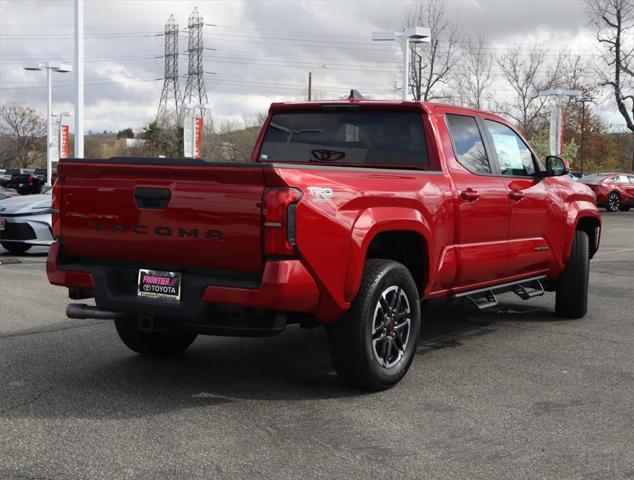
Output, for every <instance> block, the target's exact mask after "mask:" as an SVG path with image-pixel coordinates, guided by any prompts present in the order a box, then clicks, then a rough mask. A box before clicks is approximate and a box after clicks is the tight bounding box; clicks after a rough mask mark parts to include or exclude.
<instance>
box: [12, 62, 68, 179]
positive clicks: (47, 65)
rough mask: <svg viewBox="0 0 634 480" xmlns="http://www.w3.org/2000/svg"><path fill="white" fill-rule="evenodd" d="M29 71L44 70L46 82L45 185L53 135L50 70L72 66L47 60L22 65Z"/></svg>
mask: <svg viewBox="0 0 634 480" xmlns="http://www.w3.org/2000/svg"><path fill="white" fill-rule="evenodd" d="M24 69H25V70H29V71H42V70H46V83H47V88H48V101H47V104H46V185H48V186H49V187H50V186H51V178H52V173H53V172H52V168H53V155H54V154H53V152H52V151H51V150H52V148H53V142H52V141H51V140H52V135H53V115H52V112H53V78H52V75H51V73H52V72H59V73H67V72H70V71H72V68H71V67H70V66H68V65H60V64H57V63H52V62H47V63H38V64H37V65H29V66H26V67H24Z"/></svg>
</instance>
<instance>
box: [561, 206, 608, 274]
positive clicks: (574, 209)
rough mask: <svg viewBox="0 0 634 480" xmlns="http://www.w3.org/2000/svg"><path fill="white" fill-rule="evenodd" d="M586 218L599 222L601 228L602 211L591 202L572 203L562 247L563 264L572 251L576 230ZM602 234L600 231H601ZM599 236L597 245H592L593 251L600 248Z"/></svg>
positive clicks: (562, 264) (563, 264)
mask: <svg viewBox="0 0 634 480" xmlns="http://www.w3.org/2000/svg"><path fill="white" fill-rule="evenodd" d="M584 218H591V219H593V220H595V221H596V222H597V223H598V226H599V228H601V213H600V212H599V211H598V210H597V208H596V206H595V205H594V204H592V203H590V202H575V203H573V204H571V205H570V208H569V209H568V211H567V214H566V227H565V228H566V231H565V232H564V242H563V247H562V257H561V266H562V268H563V267H564V266H565V265H566V262H567V261H568V257H570V252H571V251H572V243H573V241H574V237H575V232H576V231H577V228H578V226H579V222H580V221H581V220H582V219H584ZM599 236H600V232H599ZM598 245H599V238H597V239H596V245H591V246H590V247H591V249H592V251H594V250H595V249H596V248H598Z"/></svg>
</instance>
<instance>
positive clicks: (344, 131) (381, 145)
mask: <svg viewBox="0 0 634 480" xmlns="http://www.w3.org/2000/svg"><path fill="white" fill-rule="evenodd" d="M259 160H260V161H261V162H295V163H304V162H307V163H319V164H329V165H332V164H335V165H339V164H340V165H377V166H381V165H385V166H394V165H413V166H414V165H415V166H417V167H421V168H427V167H429V156H428V154H427V144H426V141H425V134H424V130H423V123H422V119H421V115H420V114H419V113H415V112H402V111H401V112H389V111H388V112H384V111H380V112H379V111H374V112H367V111H365V112H364V111H347V112H336V111H335V112H302V113H280V114H277V115H274V116H273V118H272V119H271V123H270V124H269V128H268V130H267V132H266V135H265V137H264V142H263V144H262V149H261V150H260V156H259Z"/></svg>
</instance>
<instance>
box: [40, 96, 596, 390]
mask: <svg viewBox="0 0 634 480" xmlns="http://www.w3.org/2000/svg"><path fill="white" fill-rule="evenodd" d="M58 174H59V178H58V180H57V182H56V183H55V187H54V191H53V230H54V236H55V237H56V239H57V243H55V244H54V245H53V247H52V248H51V250H50V254H49V257H48V261H47V271H48V278H49V280H50V282H51V283H53V284H55V285H62V286H65V287H68V289H69V296H70V298H71V299H74V300H78V299H86V298H94V300H95V304H96V306H88V305H85V304H77V303H74V304H70V305H69V306H68V309H67V315H68V316H69V317H70V318H104V319H114V320H115V325H116V329H117V331H118V333H119V335H120V337H121V339H122V340H123V342H124V343H125V344H126V345H127V346H128V347H130V348H131V349H132V350H134V351H136V352H139V353H142V354H153V355H162V354H163V355H164V354H172V353H177V352H180V351H183V350H184V349H186V348H187V347H188V346H189V345H190V344H191V343H192V342H193V341H194V339H195V338H196V335H197V334H212V335H238V336H239V335H243V336H254V335H272V334H276V333H279V332H281V331H282V330H283V329H284V328H285V327H286V325H287V324H291V323H299V324H300V325H302V326H316V325H325V326H326V327H327V332H328V338H329V347H330V351H331V355H332V358H333V363H334V365H335V368H336V370H337V372H338V373H339V374H340V375H341V376H342V377H343V378H344V379H346V380H347V381H349V382H351V383H353V384H355V385H358V386H361V387H365V388H369V389H384V388H388V387H390V386H392V385H394V384H395V383H396V382H398V381H399V380H400V379H401V378H402V377H403V375H405V373H406V371H407V369H408V368H409V365H410V363H411V362H412V358H413V354H414V351H415V349H416V344H417V340H418V337H419V330H420V325H421V302H423V301H425V300H428V299H432V298H445V299H452V298H459V297H464V298H466V299H469V300H471V301H472V302H473V304H474V305H475V306H476V307H478V308H486V307H489V306H493V305H496V303H497V300H496V294H497V293H499V292H509V291H512V292H515V293H517V294H518V295H519V296H520V297H521V298H523V299H528V298H531V297H533V296H537V295H541V294H543V292H544V291H545V290H546V291H554V292H556V307H555V309H556V311H557V313H558V314H560V315H562V316H564V317H570V318H579V317H582V316H584V315H585V313H586V310H587V289H588V268H589V260H590V258H591V257H592V256H593V255H594V254H595V252H596V251H597V249H598V246H599V238H600V231H601V217H600V214H599V212H598V210H597V208H596V205H595V196H594V194H593V192H592V191H591V190H590V189H589V188H588V187H587V186H585V185H582V184H578V183H574V182H572V181H570V180H569V179H568V176H567V175H565V174H566V168H565V165H564V162H563V161H562V160H561V159H559V158H557V157H549V158H547V159H546V162H545V164H544V163H542V161H541V160H540V159H538V158H537V157H536V155H535V154H534V152H533V151H532V150H531V148H530V147H529V146H528V144H527V143H526V141H525V140H524V139H523V138H522V137H521V135H519V134H518V133H517V131H516V130H515V129H514V128H513V127H512V126H511V125H509V124H508V123H507V122H506V121H505V120H504V119H502V118H500V117H498V116H495V115H492V114H489V113H484V112H480V111H475V110H470V109H466V108H460V107H454V106H448V105H438V104H430V103H421V102H409V101H404V102H398V101H366V100H359V99H356V98H351V99H350V100H348V101H336V102H319V103H283V104H273V105H272V106H271V108H270V112H269V115H268V118H267V120H266V123H265V125H264V127H263V129H262V132H261V133H260V135H259V138H258V140H257V144H256V146H255V148H254V152H253V155H252V158H251V161H250V162H248V163H242V164H240V163H211V162H206V161H198V160H187V159H173V160H172V159H156V158H154V159H147V158H136V159H130V158H112V159H109V160H81V159H76V160H71V159H69V160H62V162H61V163H60V165H59V169H58Z"/></svg>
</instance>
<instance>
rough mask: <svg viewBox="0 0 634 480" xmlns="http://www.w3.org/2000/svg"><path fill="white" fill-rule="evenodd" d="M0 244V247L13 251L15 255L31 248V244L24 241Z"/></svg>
mask: <svg viewBox="0 0 634 480" xmlns="http://www.w3.org/2000/svg"><path fill="white" fill-rule="evenodd" d="M0 245H2V248H4V249H5V250H6V251H7V252H11V253H15V254H17V255H21V254H23V253H26V252H27V251H29V250H30V248H31V245H27V244H26V243H13V242H2V243H0Z"/></svg>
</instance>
